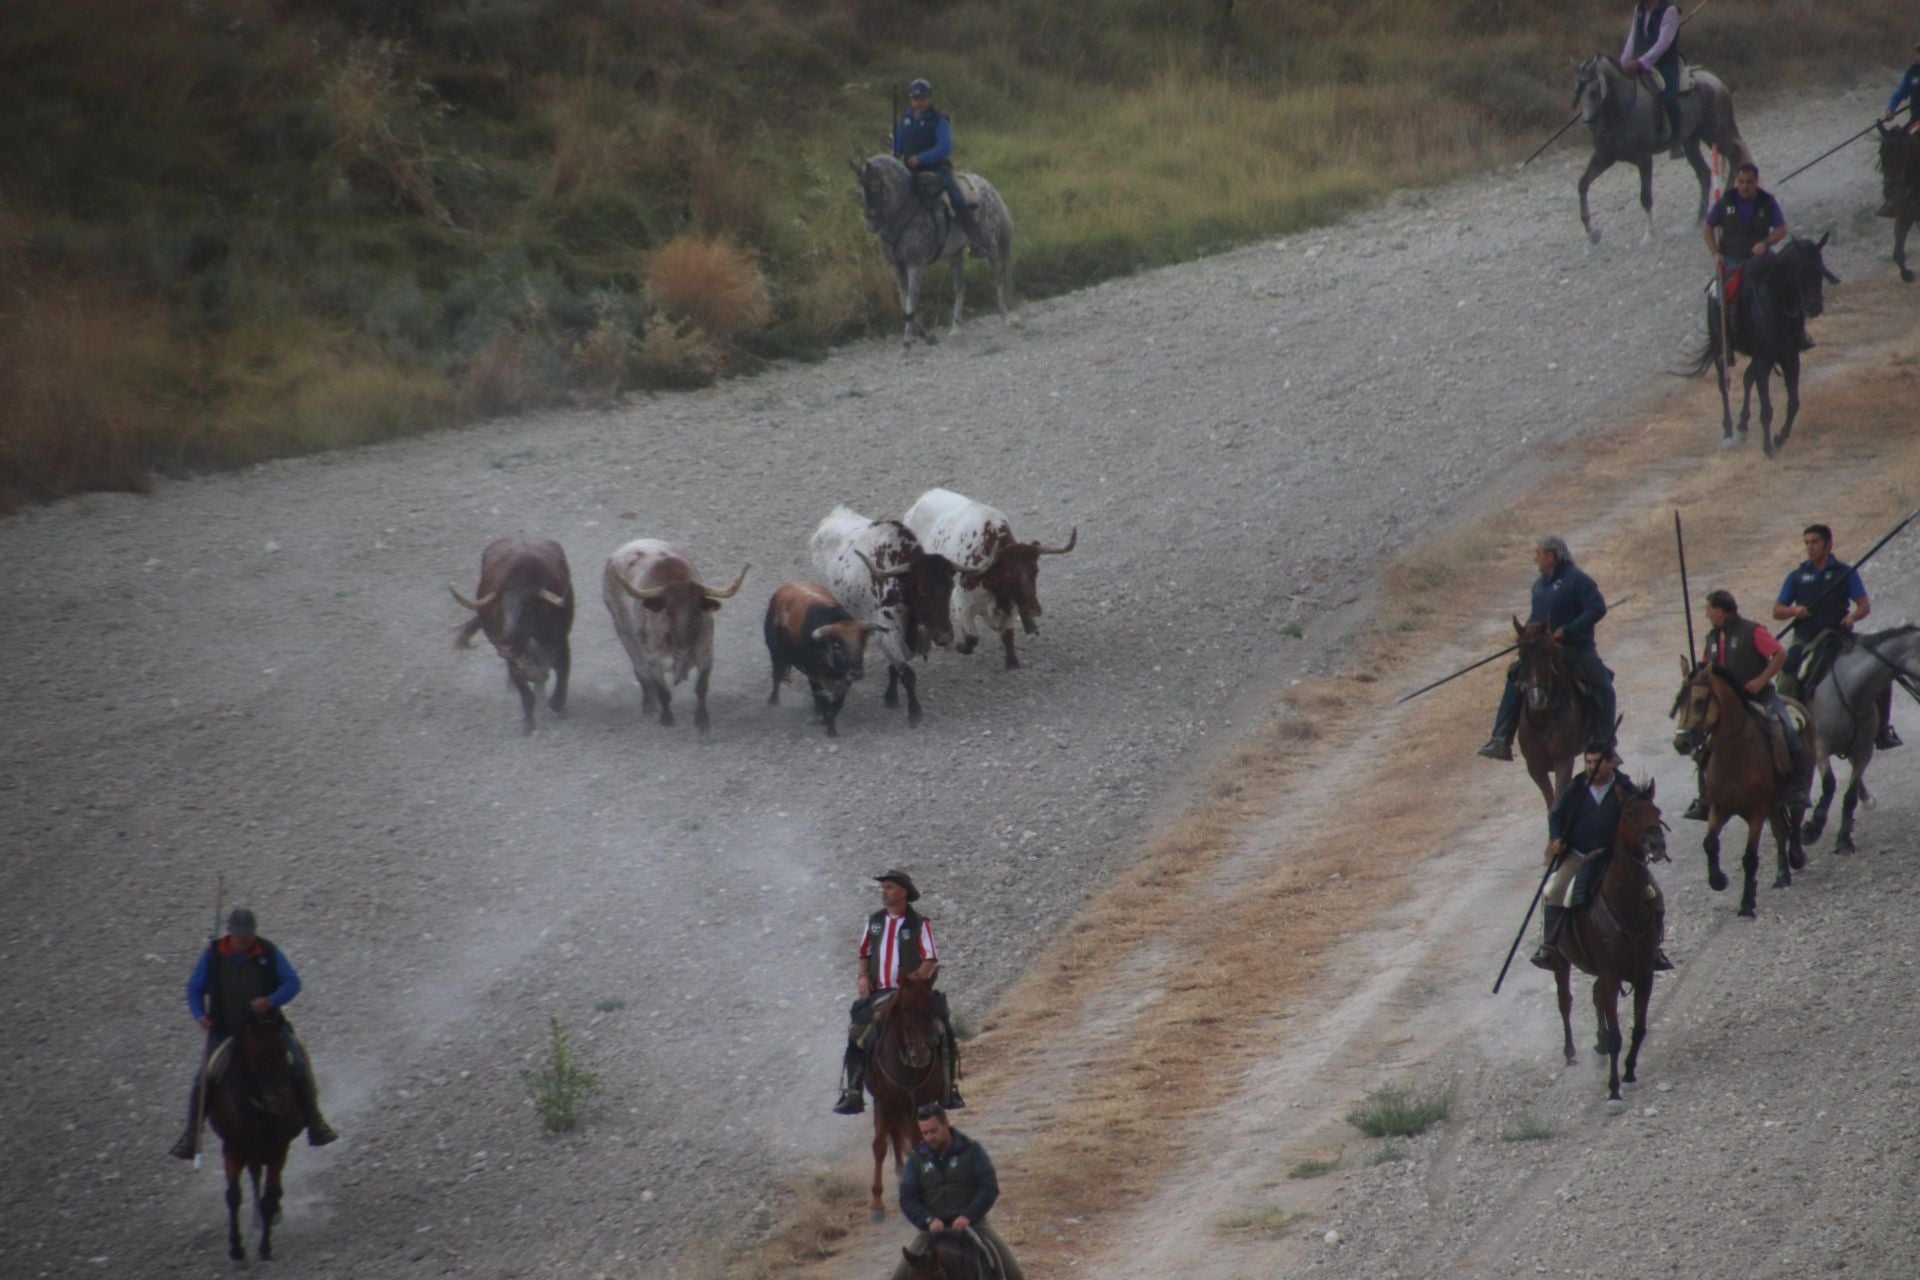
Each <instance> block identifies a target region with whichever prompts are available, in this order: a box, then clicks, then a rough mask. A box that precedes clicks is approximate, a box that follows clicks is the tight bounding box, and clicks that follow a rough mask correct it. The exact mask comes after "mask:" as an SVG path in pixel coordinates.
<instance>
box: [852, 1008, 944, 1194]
mask: <svg viewBox="0 0 1920 1280" xmlns="http://www.w3.org/2000/svg"><path fill="white" fill-rule="evenodd" d="M946 1091H947V1068H946V1060H945V1058H944V1056H943V1054H942V1050H941V1045H940V1043H939V1019H938V1018H937V1017H936V1016H935V1015H934V1008H933V984H932V983H931V982H928V981H926V980H925V979H922V978H908V979H907V980H906V981H904V982H902V983H901V984H900V987H899V989H898V990H897V991H895V993H894V996H893V999H891V1000H889V1001H887V1006H886V1008H885V1009H883V1010H882V1011H881V1013H880V1028H879V1031H878V1032H877V1034H875V1036H874V1039H873V1047H872V1048H871V1049H869V1050H868V1051H867V1092H868V1093H870V1094H872V1095H873V1187H872V1197H871V1199H869V1200H868V1202H867V1217H868V1218H869V1219H871V1220H872V1221H874V1222H882V1221H884V1220H885V1219H886V1216H887V1210H886V1206H885V1205H884V1204H883V1203H882V1201H881V1199H880V1174H881V1171H882V1170H883V1169H884V1168H885V1167H886V1163H887V1152H888V1150H889V1149H891V1150H892V1152H893V1169H894V1172H895V1173H898V1172H899V1171H900V1166H901V1165H902V1164H904V1163H905V1162H906V1158H907V1153H908V1152H909V1151H912V1150H913V1146H914V1143H916V1142H918V1141H919V1138H920V1128H919V1122H918V1120H917V1119H916V1118H915V1117H914V1112H915V1111H916V1110H917V1109H918V1108H919V1106H920V1104H921V1103H923V1102H939V1101H940V1100H941V1099H942V1098H944V1097H945V1096H946Z"/></svg>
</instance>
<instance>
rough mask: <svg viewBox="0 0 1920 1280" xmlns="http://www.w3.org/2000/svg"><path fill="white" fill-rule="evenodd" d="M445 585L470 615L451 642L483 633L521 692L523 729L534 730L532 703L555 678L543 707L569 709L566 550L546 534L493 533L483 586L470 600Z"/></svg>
mask: <svg viewBox="0 0 1920 1280" xmlns="http://www.w3.org/2000/svg"><path fill="white" fill-rule="evenodd" d="M447 590H448V591H451V592H452V593H453V598H454V599H455V600H458V601H459V602H460V604H461V605H462V606H463V607H464V608H467V609H470V610H472V611H473V617H471V618H469V619H467V621H466V622H464V623H463V624H461V627H460V629H459V631H458V632H456V633H455V634H454V638H453V647H454V648H456V649H470V648H472V647H473V637H474V636H475V635H477V634H479V633H480V632H482V631H484V632H486V635H487V640H488V642H489V643H490V644H492V645H493V650H494V652H495V653H497V654H499V655H500V657H501V659H502V660H503V661H505V662H506V664H507V683H508V684H510V685H511V686H512V687H513V689H514V690H515V692H517V693H518V694H519V695H520V712H521V717H522V724H523V727H524V730H525V732H528V733H531V732H533V703H534V699H535V697H536V696H537V694H538V693H539V691H540V690H541V689H542V688H544V687H545V686H546V683H547V677H548V675H549V674H551V675H552V676H553V696H552V697H551V698H549V699H548V700H547V706H548V707H550V708H551V709H552V710H553V711H554V712H555V713H556V714H558V713H561V712H564V711H565V710H566V709H567V674H568V671H569V670H570V668H571V667H572V664H573V655H572V652H571V651H570V650H569V648H568V645H567V635H568V633H569V632H571V631H572V630H573V575H572V574H571V573H570V572H569V571H568V569H567V553H566V552H564V551H562V550H561V549H560V544H559V543H557V542H554V541H552V540H550V539H546V538H522V537H518V536H514V537H506V538H495V539H494V540H493V541H492V542H490V543H488V544H487V549H486V550H485V551H484V552H482V553H481V555H480V586H479V589H478V590H477V591H476V592H475V593H474V597H473V598H472V599H468V598H467V597H466V596H463V595H461V594H460V592H459V590H458V589H457V588H455V587H452V586H449V587H448V588H447Z"/></svg>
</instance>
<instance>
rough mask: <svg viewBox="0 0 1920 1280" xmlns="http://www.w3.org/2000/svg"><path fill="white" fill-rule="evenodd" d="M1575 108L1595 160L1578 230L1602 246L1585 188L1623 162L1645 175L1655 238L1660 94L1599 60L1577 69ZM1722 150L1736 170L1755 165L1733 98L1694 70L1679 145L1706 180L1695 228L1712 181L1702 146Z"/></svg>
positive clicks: (1609, 59) (1643, 198)
mask: <svg viewBox="0 0 1920 1280" xmlns="http://www.w3.org/2000/svg"><path fill="white" fill-rule="evenodd" d="M1575 76H1576V80H1575V84H1574V90H1573V105H1574V107H1575V108H1577V109H1578V110H1579V112H1580V118H1581V119H1583V120H1585V121H1586V124H1587V132H1589V133H1591V134H1592V135H1593V158H1592V159H1591V160H1588V161H1587V169H1586V172H1585V173H1582V174H1581V175H1580V225H1581V226H1583V227H1585V228H1586V229H1587V239H1588V240H1589V241H1591V242H1592V243H1594V244H1599V243H1600V228H1598V227H1596V226H1594V225H1593V217H1592V215H1591V214H1590V213H1588V211H1587V188H1588V187H1590V186H1592V185H1593V180H1594V179H1595V178H1597V177H1599V176H1600V175H1601V174H1603V173H1605V172H1606V171H1607V170H1608V169H1611V168H1612V167H1613V166H1614V165H1615V164H1618V163H1620V162H1622V161H1624V162H1626V163H1628V164H1631V165H1633V166H1634V167H1636V168H1637V169H1639V170H1640V207H1641V208H1642V209H1645V210H1646V211H1647V230H1646V235H1645V236H1643V237H1642V238H1641V242H1642V243H1645V242H1646V240H1647V239H1648V238H1650V237H1652V235H1653V152H1654V138H1655V136H1656V134H1655V129H1656V124H1657V120H1658V117H1659V116H1660V115H1661V114H1662V113H1663V112H1664V111H1665V110H1666V108H1664V107H1662V106H1661V105H1660V98H1659V96H1658V95H1657V94H1654V93H1653V92H1651V91H1649V90H1648V89H1647V87H1646V86H1645V85H1644V84H1642V83H1641V82H1640V79H1639V77H1638V76H1632V75H1628V74H1627V73H1626V72H1625V71H1622V70H1621V69H1620V62H1619V60H1618V59H1616V58H1615V57H1614V56H1613V55H1612V54H1607V53H1596V54H1594V55H1593V56H1592V57H1591V58H1588V59H1587V60H1586V61H1585V62H1582V63H1580V64H1579V65H1578V66H1577V67H1576V68H1575ZM1703 143H1704V144H1706V145H1708V146H1713V147H1718V148H1719V149H1720V151H1721V153H1722V154H1723V155H1727V156H1731V157H1733V159H1734V162H1735V163H1736V164H1741V163H1745V162H1746V161H1747V160H1749V159H1751V156H1749V154H1748V152H1747V144H1746V143H1745V142H1743V141H1741V139H1740V127H1739V126H1738V125H1736V124H1735V123H1734V122H1733V94H1732V92H1731V91H1729V90H1728V88H1727V86H1726V85H1724V84H1722V83H1721V82H1720V80H1719V79H1718V78H1717V77H1716V76H1714V75H1712V74H1711V73H1710V72H1706V71H1701V70H1698V69H1697V68H1696V69H1694V71H1693V87H1692V88H1691V89H1688V90H1687V91H1686V92H1684V93H1682V94H1681V95H1680V145H1681V146H1682V147H1683V148H1684V149H1685V150H1686V153H1687V163H1688V164H1689V165H1691V166H1693V172H1694V176H1695V177H1697V178H1698V179H1699V180H1700V211H1699V212H1698V213H1697V214H1695V215H1694V218H1695V220H1696V221H1699V220H1701V219H1704V218H1705V217H1706V216H1707V192H1708V189H1709V187H1710V185H1711V181H1712V179H1711V175H1710V173H1709V171H1708V168H1707V161H1706V157H1705V156H1703V155H1701V154H1700V147H1701V145H1702V144H1703Z"/></svg>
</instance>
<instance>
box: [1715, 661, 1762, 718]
mask: <svg viewBox="0 0 1920 1280" xmlns="http://www.w3.org/2000/svg"><path fill="white" fill-rule="evenodd" d="M1708 670H1709V671H1711V672H1712V673H1713V674H1714V675H1715V676H1718V677H1719V678H1720V679H1722V680H1724V681H1726V682H1727V688H1729V689H1731V690H1733V693H1734V696H1735V697H1737V698H1739V699H1740V704H1741V705H1742V706H1746V707H1751V706H1753V705H1754V701H1755V700H1754V696H1753V695H1752V694H1750V693H1748V692H1747V691H1746V688H1745V687H1744V686H1743V685H1741V683H1740V682H1739V681H1738V680H1737V679H1735V678H1734V675H1733V672H1731V671H1729V670H1727V669H1726V668H1725V667H1723V666H1721V665H1720V664H1719V663H1717V662H1716V663H1714V664H1713V665H1712V666H1711V667H1709V668H1708Z"/></svg>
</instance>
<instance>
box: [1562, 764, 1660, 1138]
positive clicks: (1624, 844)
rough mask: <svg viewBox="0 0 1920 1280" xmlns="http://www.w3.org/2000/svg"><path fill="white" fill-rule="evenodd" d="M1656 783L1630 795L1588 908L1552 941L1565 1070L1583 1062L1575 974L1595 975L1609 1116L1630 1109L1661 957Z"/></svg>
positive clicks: (1572, 915) (1598, 1046) (1595, 1005)
mask: <svg viewBox="0 0 1920 1280" xmlns="http://www.w3.org/2000/svg"><path fill="white" fill-rule="evenodd" d="M1653 790H1654V784H1652V783H1648V784H1647V789H1646V790H1645V791H1641V792H1636V793H1634V794H1632V795H1629V796H1627V798H1626V801H1625V803H1624V804H1623V805H1622V806H1621V809H1620V825H1619V827H1618V828H1617V830H1616V832H1615V835H1614V841H1613V853H1612V855H1611V856H1610V857H1608V858H1607V865H1606V870H1605V871H1604V872H1602V873H1601V876H1600V882H1599V883H1598V884H1597V885H1595V886H1594V887H1593V889H1592V891H1591V892H1592V896H1591V897H1590V898H1589V899H1588V900H1587V902H1586V904H1585V905H1584V906H1581V907H1579V908H1577V909H1575V910H1574V911H1573V912H1571V913H1570V914H1569V915H1568V916H1567V918H1566V922H1565V923H1564V924H1563V925H1562V926H1561V928H1560V933H1559V935H1558V936H1557V937H1556V938H1555V939H1554V943H1553V953H1554V963H1553V983H1554V988H1555V992H1556V994H1557V995H1558V996H1559V1000H1560V1028H1561V1030H1562V1032H1563V1033H1564V1034H1565V1036H1566V1042H1565V1046H1564V1052H1565V1053H1566V1058H1567V1063H1568V1065H1572V1064H1573V1063H1575V1062H1577V1061H1579V1054H1578V1053H1576V1052H1575V1050H1574V1047H1573V988H1572V985H1571V981H1572V971H1573V970H1574V969H1576V968H1577V969H1579V970H1580V971H1581V972H1582V973H1585V974H1590V975H1592V977H1593V1008H1594V1012H1595V1014H1596V1015H1598V1018H1599V1024H1600V1038H1599V1043H1597V1044H1596V1045H1595V1046H1594V1049H1595V1051H1596V1052H1599V1053H1604V1054H1606V1055H1607V1059H1608V1064H1609V1065H1608V1074H1607V1114H1608V1115H1616V1116H1617V1115H1619V1114H1620V1113H1621V1112H1623V1111H1625V1110H1626V1109H1627V1104H1626V1103H1625V1102H1624V1101H1623V1100H1622V1099H1621V1097H1620V1086H1621V1085H1622V1084H1625V1085H1626V1086H1627V1087H1628V1088H1629V1089H1631V1088H1633V1087H1634V1086H1635V1085H1636V1084H1638V1081H1637V1080H1636V1079H1635V1076H1634V1071H1635V1069H1636V1067H1637V1066H1638V1064H1639V1062H1640V1044H1641V1042H1642V1041H1643V1040H1645V1039H1646V1036H1647V1000H1648V998H1649V997H1650V996H1651V995H1652V994H1653V964H1654V958H1655V957H1656V956H1658V955H1659V953H1660V932H1661V927H1662V924H1663V922H1664V911H1663V909H1662V907H1661V905H1660V903H1659V900H1658V898H1657V897H1656V896H1655V894H1654V892H1653V888H1654V886H1653V873H1652V872H1651V871H1649V870H1648V869H1647V863H1648V862H1649V861H1650V860H1658V861H1662V862H1665V861H1668V858H1667V837H1666V824H1665V823H1663V822H1662V821H1661V820H1660V807H1659V806H1658V805H1656V804H1654V802H1653ZM1623 986H1631V987H1632V988H1633V1043H1632V1047H1631V1048H1629V1049H1628V1050H1627V1071H1626V1074H1625V1075H1621V1074H1620V988H1621V987H1623Z"/></svg>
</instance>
